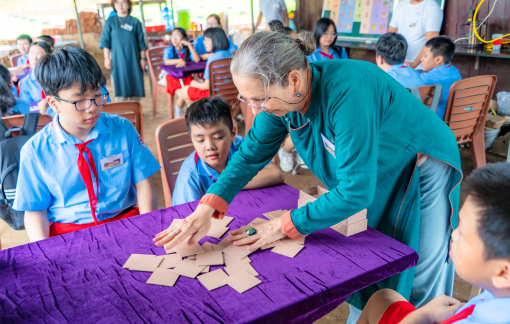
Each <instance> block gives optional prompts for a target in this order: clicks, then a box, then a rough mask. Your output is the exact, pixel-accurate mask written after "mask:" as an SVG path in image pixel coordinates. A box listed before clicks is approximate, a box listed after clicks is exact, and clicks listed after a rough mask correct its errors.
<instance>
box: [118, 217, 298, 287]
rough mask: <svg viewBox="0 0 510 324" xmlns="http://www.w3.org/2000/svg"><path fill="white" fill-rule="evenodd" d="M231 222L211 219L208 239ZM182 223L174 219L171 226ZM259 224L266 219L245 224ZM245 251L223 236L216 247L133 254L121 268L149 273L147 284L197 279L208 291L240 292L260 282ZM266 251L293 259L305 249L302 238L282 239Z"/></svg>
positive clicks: (183, 246)
mask: <svg viewBox="0 0 510 324" xmlns="http://www.w3.org/2000/svg"><path fill="white" fill-rule="evenodd" d="M283 212H285V211H283ZM282 214H283V213H282ZM280 216H281V215H280ZM232 220H233V218H232V217H229V216H225V217H224V218H223V219H222V220H217V219H213V221H212V225H211V229H210V230H209V232H208V236H211V237H217V238H220V237H221V236H223V235H224V234H225V232H227V231H228V230H229V228H228V227H227V225H228V224H229V223H230V222H231V221H232ZM182 221H183V220H182V219H175V220H173V222H172V225H171V226H174V225H176V224H179V223H180V222H182ZM261 222H267V220H266V219H262V218H256V219H254V220H253V221H252V222H250V224H248V225H253V224H256V223H261ZM247 248H248V246H235V245H233V244H232V243H231V242H229V241H228V239H227V238H226V237H225V238H224V239H223V240H222V241H221V242H219V243H218V244H212V243H210V242H206V243H204V244H202V245H200V244H193V245H188V240H185V241H183V242H182V243H180V244H179V245H177V246H176V247H175V248H173V249H171V250H170V251H166V252H167V255H164V256H155V255H145V254H132V255H131V256H130V257H129V259H128V260H127V261H126V263H125V264H124V266H123V268H125V269H129V270H133V271H146V272H152V275H151V276H150V278H149V280H147V283H148V284H153V285H161V286H174V284H175V282H176V281H177V279H178V278H179V276H185V277H188V278H197V279H198V280H199V281H200V282H201V283H202V285H204V287H205V288H207V289H208V290H214V289H216V288H219V287H223V286H225V285H229V286H230V287H232V288H234V289H235V290H237V291H238V292H239V293H243V292H245V291H247V290H249V289H251V288H253V287H255V286H257V285H258V284H260V283H261V282H262V281H260V280H259V279H258V278H257V276H259V273H258V272H257V270H255V269H254V268H253V267H252V265H251V260H250V258H249V257H248V255H249V254H251V253H253V252H254V251H248V249H247ZM269 248H273V249H272V250H271V251H272V252H275V253H278V254H281V255H285V256H288V257H291V258H293V257H295V256H296V255H297V254H298V253H299V251H301V250H302V249H303V248H304V238H303V239H302V240H300V241H295V240H293V239H290V238H284V239H282V240H279V241H276V242H273V243H271V244H267V245H266V246H263V247H262V249H263V250H265V249H269ZM223 265H224V266H225V267H224V269H217V270H214V271H211V272H209V270H210V267H211V266H223ZM225 271H226V273H225ZM200 274H201V275H200ZM197 276H198V277H197Z"/></svg>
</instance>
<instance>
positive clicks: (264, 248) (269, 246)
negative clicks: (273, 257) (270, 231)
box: [260, 240, 283, 250]
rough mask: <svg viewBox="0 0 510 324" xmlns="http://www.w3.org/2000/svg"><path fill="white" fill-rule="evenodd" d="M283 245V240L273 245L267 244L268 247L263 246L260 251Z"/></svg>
mask: <svg viewBox="0 0 510 324" xmlns="http://www.w3.org/2000/svg"><path fill="white" fill-rule="evenodd" d="M280 244H283V242H282V240H278V241H274V242H273V243H267V244H266V245H263V246H262V247H261V248H260V249H261V250H267V249H270V248H274V247H275V246H277V245H280Z"/></svg>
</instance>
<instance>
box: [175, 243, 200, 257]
mask: <svg viewBox="0 0 510 324" xmlns="http://www.w3.org/2000/svg"><path fill="white" fill-rule="evenodd" d="M188 240H189V239H188ZM188 240H184V241H182V242H181V243H179V244H178V245H177V246H176V247H175V251H177V254H179V255H180V256H181V257H187V256H189V255H193V254H199V253H204V252H205V250H204V248H202V246H201V245H200V244H198V243H196V244H193V245H188Z"/></svg>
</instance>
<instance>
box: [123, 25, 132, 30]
mask: <svg viewBox="0 0 510 324" xmlns="http://www.w3.org/2000/svg"><path fill="white" fill-rule="evenodd" d="M124 29H125V30H127V31H132V30H133V26H131V25H129V24H124Z"/></svg>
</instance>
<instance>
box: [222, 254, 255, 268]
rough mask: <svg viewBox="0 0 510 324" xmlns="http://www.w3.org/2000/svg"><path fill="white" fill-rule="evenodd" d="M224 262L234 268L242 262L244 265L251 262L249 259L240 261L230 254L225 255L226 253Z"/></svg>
mask: <svg viewBox="0 0 510 324" xmlns="http://www.w3.org/2000/svg"><path fill="white" fill-rule="evenodd" d="M223 260H224V261H225V265H226V266H227V267H231V266H234V265H236V264H238V263H240V262H243V263H250V262H251V260H250V258H248V257H245V258H243V259H238V258H236V257H233V256H231V255H230V254H225V253H223Z"/></svg>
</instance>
